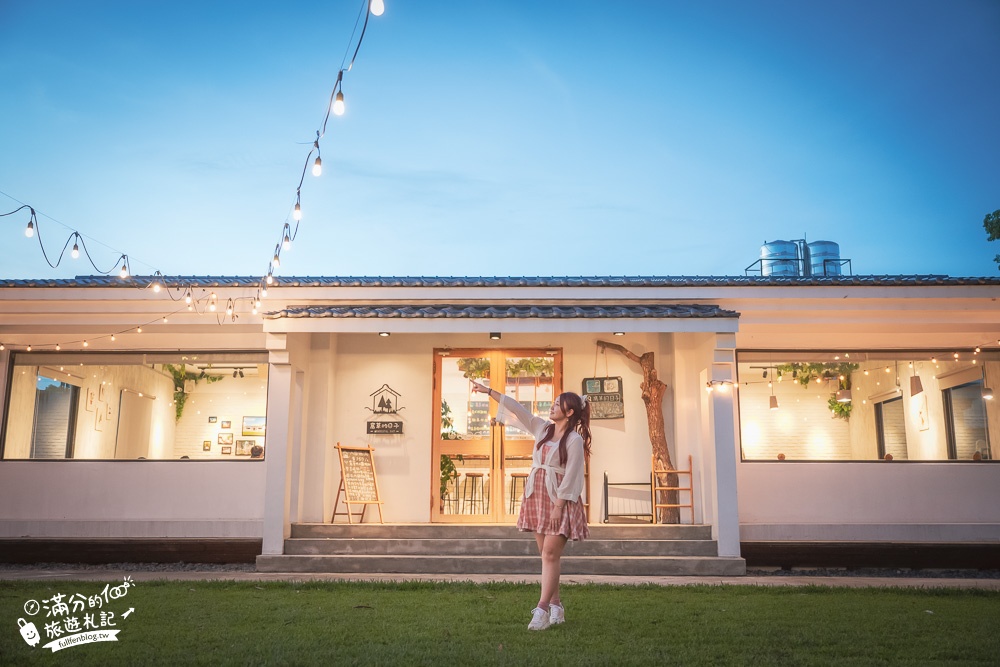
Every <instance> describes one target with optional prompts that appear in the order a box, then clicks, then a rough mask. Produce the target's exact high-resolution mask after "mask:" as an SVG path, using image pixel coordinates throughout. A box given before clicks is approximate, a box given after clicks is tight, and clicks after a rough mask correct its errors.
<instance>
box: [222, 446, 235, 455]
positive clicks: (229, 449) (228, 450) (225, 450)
mask: <svg viewBox="0 0 1000 667" xmlns="http://www.w3.org/2000/svg"><path fill="white" fill-rule="evenodd" d="M222 453H223V454H232V453H233V448H232V447H223V448H222Z"/></svg>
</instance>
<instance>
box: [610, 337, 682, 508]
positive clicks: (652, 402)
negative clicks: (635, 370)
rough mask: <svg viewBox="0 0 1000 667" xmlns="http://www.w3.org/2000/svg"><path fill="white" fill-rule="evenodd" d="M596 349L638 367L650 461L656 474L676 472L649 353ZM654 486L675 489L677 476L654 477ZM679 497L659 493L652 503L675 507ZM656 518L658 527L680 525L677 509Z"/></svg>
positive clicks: (659, 385)
mask: <svg viewBox="0 0 1000 667" xmlns="http://www.w3.org/2000/svg"><path fill="white" fill-rule="evenodd" d="M597 346H598V347H600V348H601V349H602V350H604V351H605V354H607V351H606V349H605V348H610V349H612V350H617V351H618V352H621V353H622V354H623V355H625V356H626V357H627V358H628V359H631V360H632V361H634V362H635V363H637V364H639V367H640V368H642V384H641V385H639V386H640V388H641V389H642V402H643V403H645V404H646V423H647V424H648V425H649V444H650V445H651V447H652V449H653V460H654V461H655V466H656V470H676V468H674V464H673V463H672V462H671V461H670V451H669V450H668V449H667V434H666V428H665V427H664V424H663V392H664V391H665V390H666V388H667V385H666V384H664V383H663V382H661V381H660V379H659V378H658V377H657V375H656V368H655V367H654V366H653V353H652V352H646V353H645V354H643V355H642V356H639V355H637V354H635V353H634V352H632V351H630V350H627V349H625V348H624V347H622V346H621V345H618V344H617V343H607V342H605V341H603V340H599V341H597ZM656 481H657V486H672V487H676V486H679V485H678V483H677V475H672V474H661V475H657V479H656ZM679 497H680V494H679V492H678V491H659V492H658V496H657V499H656V502H657V504H666V505H677V504H678V503H679ZM659 512H660V516H659V522H660V523H680V509H679V508H677V507H661V508H660V510H659Z"/></svg>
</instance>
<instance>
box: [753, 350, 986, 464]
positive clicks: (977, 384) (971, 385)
mask: <svg viewBox="0 0 1000 667" xmlns="http://www.w3.org/2000/svg"><path fill="white" fill-rule="evenodd" d="M737 373H738V399H737V400H738V403H739V415H740V444H741V447H742V452H743V458H744V460H757V461H775V460H799V461H834V460H850V461H876V460H882V459H891V460H896V461H901V460H910V461H944V460H956V459H957V460H964V461H973V460H976V461H979V460H992V459H996V457H997V451H996V450H995V449H994V447H995V445H991V443H995V442H996V441H997V439H998V435H997V434H998V433H1000V410H998V408H1000V406H998V405H997V404H996V402H995V401H993V400H989V399H987V398H984V397H985V396H987V395H991V392H987V391H985V387H989V386H991V382H992V381H993V379H994V378H997V379H1000V353H998V352H996V351H989V352H979V353H973V351H971V350H968V351H959V352H957V353H956V352H954V350H949V351H947V352H945V351H940V350H911V351H865V350H859V351H853V350H852V351H850V352H844V351H837V352H833V351H812V352H804V351H782V352H752V351H747V352H740V353H738V355H737ZM993 383H995V382H993Z"/></svg>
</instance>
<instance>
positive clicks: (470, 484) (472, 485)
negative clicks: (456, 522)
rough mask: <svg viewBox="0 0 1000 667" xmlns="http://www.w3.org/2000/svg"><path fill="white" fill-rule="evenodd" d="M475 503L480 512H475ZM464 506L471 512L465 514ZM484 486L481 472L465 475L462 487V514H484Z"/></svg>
mask: <svg viewBox="0 0 1000 667" xmlns="http://www.w3.org/2000/svg"><path fill="white" fill-rule="evenodd" d="M476 503H478V504H479V508H480V510H481V511H480V512H476ZM466 506H468V507H469V509H470V510H471V511H469V512H466V511H465V508H466ZM486 512H487V510H486V484H485V482H484V479H483V473H481V472H467V473H465V485H464V486H463V487H462V514H486Z"/></svg>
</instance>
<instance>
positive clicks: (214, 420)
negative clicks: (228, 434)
mask: <svg viewBox="0 0 1000 667" xmlns="http://www.w3.org/2000/svg"><path fill="white" fill-rule="evenodd" d="M217 421H219V418H218V417H209V418H208V423H209V424H214V423H215V422H217Z"/></svg>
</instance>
